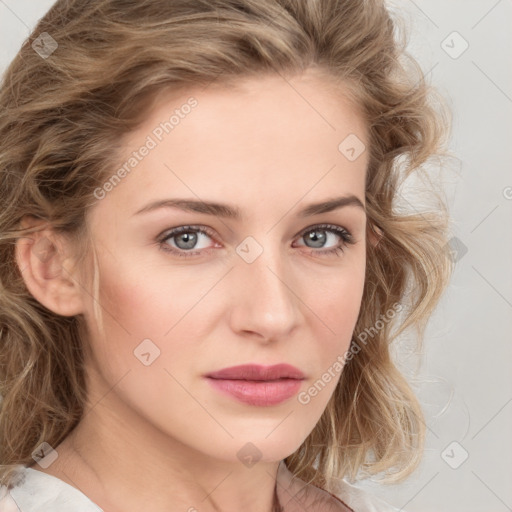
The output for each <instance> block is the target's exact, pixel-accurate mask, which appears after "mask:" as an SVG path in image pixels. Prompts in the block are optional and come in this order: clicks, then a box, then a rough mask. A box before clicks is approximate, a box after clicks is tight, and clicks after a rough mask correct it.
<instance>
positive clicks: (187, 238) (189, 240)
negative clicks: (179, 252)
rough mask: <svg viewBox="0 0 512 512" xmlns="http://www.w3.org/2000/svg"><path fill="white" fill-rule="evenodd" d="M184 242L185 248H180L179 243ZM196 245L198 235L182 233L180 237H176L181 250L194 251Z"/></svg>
mask: <svg viewBox="0 0 512 512" xmlns="http://www.w3.org/2000/svg"><path fill="white" fill-rule="evenodd" d="M182 240H183V241H184V242H185V246H180V244H179V242H181V241H182ZM196 243H197V233H192V232H188V233H182V234H181V235H178V237H176V245H177V246H178V247H179V248H180V249H192V248H193V247H194V245H195V244H196Z"/></svg>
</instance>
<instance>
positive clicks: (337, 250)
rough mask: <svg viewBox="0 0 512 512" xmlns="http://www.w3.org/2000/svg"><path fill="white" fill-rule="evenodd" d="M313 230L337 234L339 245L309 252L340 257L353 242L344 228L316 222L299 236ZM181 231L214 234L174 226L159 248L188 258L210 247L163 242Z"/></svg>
mask: <svg viewBox="0 0 512 512" xmlns="http://www.w3.org/2000/svg"><path fill="white" fill-rule="evenodd" d="M313 231H328V232H330V233H334V234H335V235H338V236H339V237H340V238H341V240H342V241H341V246H337V247H333V248H332V249H326V250H323V251H322V250H315V249H314V248H312V247H309V249H311V253H320V254H322V255H326V256H330V255H334V256H337V257H340V256H341V254H342V253H343V252H344V248H346V247H347V246H349V245H353V244H354V243H355V240H354V238H353V237H352V235H351V233H350V232H349V231H348V230H346V229H345V228H342V227H339V226H335V225H332V224H318V225H316V226H312V227H309V228H306V230H304V231H302V232H301V233H300V235H299V238H302V237H304V236H305V235H306V234H308V233H311V232H313ZM182 233H202V234H204V235H207V236H209V237H210V238H212V239H214V238H215V235H214V233H213V232H212V231H211V230H210V229H208V228H206V227H197V226H180V227H178V228H175V229H173V230H171V231H169V232H166V233H164V236H163V237H159V238H158V244H159V249H161V250H162V251H164V252H167V253H171V254H174V255H177V256H179V257H183V258H190V257H193V256H197V255H199V254H201V252H204V251H209V250H210V249H200V250H199V251H195V252H194V251H185V250H183V249H175V248H170V247H169V245H168V244H166V243H165V242H166V241H167V240H169V239H171V238H174V237H176V236H178V235H181V234H182Z"/></svg>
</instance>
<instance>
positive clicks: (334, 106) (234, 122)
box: [111, 74, 367, 206]
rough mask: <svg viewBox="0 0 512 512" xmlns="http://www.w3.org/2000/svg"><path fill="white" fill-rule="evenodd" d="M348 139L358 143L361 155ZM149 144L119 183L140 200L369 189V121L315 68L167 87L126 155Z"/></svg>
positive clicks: (120, 191) (134, 201)
mask: <svg viewBox="0 0 512 512" xmlns="http://www.w3.org/2000/svg"><path fill="white" fill-rule="evenodd" d="M192 105H193V106H192ZM347 140H348V141H349V142H348V145H352V146H354V142H355V144H356V145H357V147H356V150H357V151H358V152H360V154H359V155H356V156H357V158H356V159H353V158H352V159H351V158H350V156H351V155H350V153H349V154H348V155H347V153H346V150H347V147H346V146H347V143H346V141H347ZM149 141H151V142H149ZM144 145H146V146H151V149H150V150H149V151H145V152H144V153H145V156H144V157H143V158H140V159H139V160H138V161H137V163H136V165H135V166H134V167H133V168H132V169H130V172H129V173H127V177H126V178H124V179H123V182H122V184H121V186H119V187H116V190H114V191H113V192H112V193H111V195H112V196H116V195H117V196H120V195H122V196H123V198H124V200H125V201H126V202H128V203H129V204H130V205H134V206H135V205H139V206H140V205H141V200H142V199H141V196H142V195H144V199H146V198H147V197H149V196H151V198H153V199H164V198H165V196H169V195H170V196H176V195H181V196H186V197H193V196H194V195H196V196H197V197H201V198H202V197H203V196H207V197H208V198H210V199H219V198H221V197H225V196H227V195H229V196H230V197H233V198H236V199H239V200H241V201H246V202H247V201H248V200H250V199H251V198H252V199H254V197H252V196H253V195H254V193H256V192H259V193H261V191H263V190H264V191H266V194H268V195H266V197H267V198H270V199H274V200H276V201H279V199H280V198H283V197H284V196H289V197H295V198H296V200H299V199H300V197H302V196H304V194H306V193H308V190H312V189H315V190H314V191H312V193H313V196H311V197H309V199H311V200H312V201H313V200H314V199H316V198H315V197H314V195H315V193H318V194H319V195H321V196H322V198H324V197H325V194H326V193H331V191H332V194H331V195H335V194H334V190H332V189H333V188H337V190H336V192H342V193H343V192H348V193H356V192H359V195H361V193H362V192H363V188H364V176H365V172H366V166H367V152H366V151H364V150H362V148H365V146H366V145H367V127H366V125H365V122H364V120H363V118H362V116H361V115H360V114H359V111H358V109H357V108H356V107H355V106H354V105H353V104H352V102H351V101H350V100H349V99H348V97H347V96H346V95H344V94H343V90H341V91H340V90H335V89H333V87H332V84H331V83H329V82H328V81H326V80H325V79H322V78H320V77H318V76H316V75H311V74H309V75H308V74H304V75H301V76H294V77H282V76H280V75H268V76H265V77H259V78H256V77H253V78H247V79H244V80H240V81H238V82H236V83H233V84H228V85H225V84H221V83H215V84H212V85H210V86H208V87H206V88H190V89H188V90H186V91H183V90H181V91H180V92H179V93H176V91H174V92H169V93H161V94H159V95H158V96H157V97H156V98H155V102H154V104H153V106H152V108H151V110H150V111H148V113H147V116H146V118H145V120H144V122H143V123H142V124H141V126H140V127H139V128H138V129H137V130H136V131H134V132H132V133H130V134H128V136H126V137H125V138H124V140H123V153H124V154H123V158H122V160H123V162H124V163H126V162H127V161H128V159H129V158H130V155H133V152H137V151H138V150H139V149H140V148H142V147H143V146H144ZM349 149H350V148H349ZM142 191H143V192H142ZM197 197H196V198H197ZM260 199H263V198H261V197H260ZM231 202H232V201H231Z"/></svg>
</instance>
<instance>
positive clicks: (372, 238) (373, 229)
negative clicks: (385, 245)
mask: <svg viewBox="0 0 512 512" xmlns="http://www.w3.org/2000/svg"><path fill="white" fill-rule="evenodd" d="M383 236H384V233H383V231H382V229H380V228H379V227H378V226H376V225H375V224H373V223H372V222H369V223H368V240H369V242H370V243H371V244H372V245H373V247H374V248H375V247H377V244H378V243H379V242H380V240H381V238H382V237H383Z"/></svg>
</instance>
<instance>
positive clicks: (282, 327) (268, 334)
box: [230, 244, 301, 342]
mask: <svg viewBox="0 0 512 512" xmlns="http://www.w3.org/2000/svg"><path fill="white" fill-rule="evenodd" d="M231 279H232V282H233V285H232V290H233V295H232V297H231V300H232V303H231V315H230V322H231V328H232V329H233V331H234V332H237V333H239V334H245V335H247V333H251V334H252V335H253V336H257V337H258V339H260V340H261V341H265V342H269V341H272V340H277V339H279V338H283V337H286V336H289V335H290V333H291V332H292V331H293V329H294V328H295V327H296V326H297V323H298V321H299V315H300V303H301V301H300V298H299V296H298V294H297V291H296V288H298V283H297V282H296V278H295V277H294V275H293V269H291V268H290V266H289V264H287V256H286V254H284V253H283V252H282V250H280V249H279V248H277V247H276V248H271V247H270V244H267V245H266V246H265V247H264V248H263V252H262V253H261V254H260V255H259V256H258V257H257V258H256V259H255V260H254V261H252V263H248V262H247V261H246V260H244V259H243V258H239V259H238V260H237V263H236V268H235V269H233V271H232V272H231Z"/></svg>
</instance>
